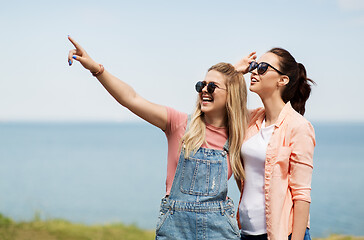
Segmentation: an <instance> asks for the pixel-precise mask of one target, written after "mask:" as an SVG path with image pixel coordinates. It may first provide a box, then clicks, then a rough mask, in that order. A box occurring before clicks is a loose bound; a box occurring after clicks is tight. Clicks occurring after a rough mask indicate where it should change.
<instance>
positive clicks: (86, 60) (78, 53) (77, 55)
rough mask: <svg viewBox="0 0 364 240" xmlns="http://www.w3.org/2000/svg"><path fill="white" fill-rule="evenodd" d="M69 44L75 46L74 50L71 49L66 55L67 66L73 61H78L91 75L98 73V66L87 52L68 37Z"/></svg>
mask: <svg viewBox="0 0 364 240" xmlns="http://www.w3.org/2000/svg"><path fill="white" fill-rule="evenodd" d="M68 39H69V40H70V42H71V43H72V44H73V46H75V48H76V49H72V50H70V51H69V53H68V64H69V65H70V66H71V65H72V63H73V59H75V60H77V61H79V62H80V63H81V65H82V66H83V67H84V68H86V69H87V70H90V71H91V72H92V73H95V72H98V71H99V70H100V65H99V64H98V63H97V62H95V61H94V60H92V58H91V57H90V56H89V55H88V54H87V52H86V51H85V50H84V49H83V48H82V47H81V45H80V44H78V43H77V42H76V41H75V40H73V38H71V37H70V36H68Z"/></svg>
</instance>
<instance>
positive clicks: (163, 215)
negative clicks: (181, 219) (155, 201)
mask: <svg viewBox="0 0 364 240" xmlns="http://www.w3.org/2000/svg"><path fill="white" fill-rule="evenodd" d="M169 213H170V207H169V204H168V201H167V198H163V199H162V201H161V205H160V209H159V217H158V221H157V226H156V232H158V231H159V229H160V228H161V227H162V226H163V223H164V222H165V221H166V219H167V217H168V215H169Z"/></svg>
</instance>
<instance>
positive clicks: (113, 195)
mask: <svg viewBox="0 0 364 240" xmlns="http://www.w3.org/2000/svg"><path fill="white" fill-rule="evenodd" d="M314 127H315V131H316V141H317V146H316V148H315V154H314V174H313V182H312V203H311V211H310V214H311V234H312V236H314V237H321V236H327V235H329V234H331V233H340V234H351V235H360V236H364V228H363V227H364V204H363V203H364V200H363V199H364V159H363V158H364V123H355V124H352V123H345V124H344V123H314ZM166 163H167V141H166V138H165V135H164V133H163V132H162V131H161V130H159V129H157V128H155V127H153V126H151V125H148V124H143V123H130V124H126V123H0V213H2V214H3V215H6V216H9V217H11V218H13V219H14V220H31V219H33V218H34V216H35V214H37V215H40V216H41V218H43V219H49V218H63V219H66V220H69V221H72V222H81V223H86V224H105V223H112V222H124V223H126V224H136V225H137V226H139V227H142V228H146V229H153V228H154V227H155V223H156V220H157V216H158V209H159V203H160V198H161V197H162V196H163V195H164V192H165V177H166ZM229 195H230V197H232V199H233V200H234V201H235V203H236V205H237V203H238V198H239V193H238V189H237V187H236V186H235V183H234V181H233V179H231V180H230V181H229Z"/></svg>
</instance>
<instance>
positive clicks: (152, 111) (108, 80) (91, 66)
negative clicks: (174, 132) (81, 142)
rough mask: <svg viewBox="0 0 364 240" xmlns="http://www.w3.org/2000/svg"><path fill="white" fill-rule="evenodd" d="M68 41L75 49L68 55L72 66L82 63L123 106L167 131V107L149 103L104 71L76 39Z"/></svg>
mask: <svg viewBox="0 0 364 240" xmlns="http://www.w3.org/2000/svg"><path fill="white" fill-rule="evenodd" d="M68 39H69V40H70V41H71V43H72V44H73V46H74V47H75V49H72V50H70V51H69V54H68V63H69V65H70V66H71V65H72V63H73V60H74V59H75V60H76V61H78V62H80V63H81V65H82V66H83V67H84V68H85V69H87V70H90V72H91V73H95V74H96V77H97V79H98V80H99V81H100V83H101V84H102V85H103V86H104V87H105V89H106V90H107V91H108V92H109V93H110V94H111V95H112V96H113V97H114V98H115V100H116V101H118V102H119V103H120V104H121V105H123V106H124V107H126V108H128V109H129V110H130V111H131V112H133V113H134V114H136V115H137V116H139V117H141V118H143V119H144V120H146V121H147V122H149V123H151V124H153V125H154V126H156V127H159V128H160V129H162V130H165V129H166V125H167V109H166V107H164V106H162V105H158V104H155V103H152V102H149V101H147V100H146V99H144V98H142V97H141V96H139V95H138V94H137V93H136V92H135V91H134V89H133V88H132V87H130V86H129V85H128V84H126V83H125V82H123V81H121V80H120V79H118V78H117V77H115V76H113V75H112V74H110V73H109V72H108V71H106V70H104V69H103V67H102V65H100V64H98V63H97V62H95V61H94V60H93V59H92V58H91V57H90V56H89V55H88V54H87V52H86V51H85V50H84V49H83V48H82V47H81V46H80V45H79V44H78V43H77V42H76V41H75V40H74V39H72V38H71V37H70V36H68Z"/></svg>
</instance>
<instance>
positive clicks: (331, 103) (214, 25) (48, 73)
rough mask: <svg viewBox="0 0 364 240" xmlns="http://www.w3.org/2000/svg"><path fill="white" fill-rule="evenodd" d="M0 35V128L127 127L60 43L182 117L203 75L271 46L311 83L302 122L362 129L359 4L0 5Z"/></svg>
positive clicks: (123, 114)
mask: <svg viewBox="0 0 364 240" xmlns="http://www.w3.org/2000/svg"><path fill="white" fill-rule="evenodd" d="M0 29H1V36H2V37H1V39H0V47H1V59H0V66H1V70H2V72H1V77H0V121H134V120H136V119H137V118H136V117H135V116H133V115H132V114H131V113H129V112H128V111H127V110H126V109H124V108H122V107H121V106H120V105H118V104H117V103H116V102H115V101H114V99H113V98H112V97H110V96H109V95H108V93H107V92H106V91H105V90H104V89H103V87H102V86H101V85H100V84H99V83H98V82H97V80H96V79H95V78H93V77H92V76H91V74H90V73H89V72H87V71H85V70H84V69H82V68H81V66H80V65H79V64H75V65H74V66H72V67H69V66H68V64H67V54H68V51H69V50H70V49H71V48H72V46H71V44H70V43H69V42H68V40H67V35H68V34H70V35H71V36H73V37H74V38H75V39H76V40H77V41H78V42H79V43H80V44H81V45H82V46H83V47H84V48H85V49H86V50H87V51H88V53H89V54H90V55H91V56H92V57H93V58H94V59H95V60H96V61H98V62H100V63H103V64H104V66H105V68H106V69H107V70H108V71H110V72H111V73H113V74H114V75H116V76H118V77H119V78H120V79H122V80H124V81H126V82H127V83H129V84H130V85H131V86H133V87H134V88H135V89H136V91H137V92H138V93H139V94H140V95H142V96H144V97H145V98H147V99H148V100H150V101H153V102H156V103H159V104H163V105H168V106H171V107H174V108H176V109H178V110H180V111H184V112H191V111H192V109H193V106H194V104H195V99H196V92H195V90H194V84H195V82H196V81H198V80H200V79H202V78H203V77H204V75H205V73H206V70H207V69H208V68H209V67H210V66H211V65H213V64H215V63H217V62H222V61H224V62H231V63H234V62H235V61H237V60H238V59H239V58H241V57H243V56H245V55H246V54H248V53H249V52H250V51H253V50H256V51H257V53H258V55H261V54H263V53H264V52H266V51H267V50H269V49H270V48H272V47H276V46H278V47H283V48H286V49H287V50H289V51H290V52H291V53H292V55H293V56H295V58H296V60H297V61H298V62H302V63H303V64H304V65H305V67H306V69H307V72H308V76H309V77H310V78H312V79H313V80H314V81H316V82H317V86H315V87H314V88H313V91H312V96H311V97H310V99H309V101H308V103H307V105H306V109H307V110H306V115H305V116H306V117H307V118H308V119H309V120H312V121H360V122H363V121H364V92H363V89H364V77H363V73H362V71H361V70H362V69H364V67H363V62H362V56H363V55H364V44H363V43H364V2H363V1H361V0H346V1H345V0H341V1H338V0H335V1H334V0H307V1H288V0H287V1H286V0H280V1H229V0H227V1H214V0H210V1H189V0H187V1H178V2H177V1H68V0H66V1H61V2H54V1H37V0H35V1H7V2H4V3H2V4H1V8H0ZM246 79H247V80H248V81H249V75H247V76H246ZM248 97H249V103H248V105H249V107H250V108H255V107H259V106H261V103H260V100H259V98H258V97H257V96H256V95H255V94H254V93H249V96H248Z"/></svg>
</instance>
